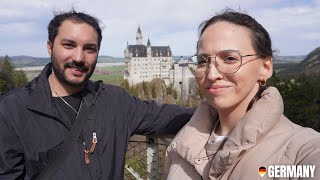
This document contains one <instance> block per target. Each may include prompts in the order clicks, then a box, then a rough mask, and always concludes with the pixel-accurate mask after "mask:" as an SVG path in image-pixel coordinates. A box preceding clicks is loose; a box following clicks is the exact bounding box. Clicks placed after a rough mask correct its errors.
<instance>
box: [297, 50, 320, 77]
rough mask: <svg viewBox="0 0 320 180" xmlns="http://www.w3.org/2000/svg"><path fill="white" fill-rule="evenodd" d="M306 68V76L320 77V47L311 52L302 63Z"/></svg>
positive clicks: (304, 71)
mask: <svg viewBox="0 0 320 180" xmlns="http://www.w3.org/2000/svg"><path fill="white" fill-rule="evenodd" d="M301 65H302V66H303V67H304V70H303V73H304V74H305V75H317V76H319V75H320V47H318V48H316V49H315V50H313V51H311V52H310V53H309V54H308V55H307V57H306V58H305V59H304V60H303V61H302V62H301Z"/></svg>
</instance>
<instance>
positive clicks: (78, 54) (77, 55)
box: [73, 48, 84, 62]
mask: <svg viewBox="0 0 320 180" xmlns="http://www.w3.org/2000/svg"><path fill="white" fill-rule="evenodd" d="M73 60H74V61H76V62H82V61H84V51H83V50H82V48H77V49H76V50H75V52H74V54H73Z"/></svg>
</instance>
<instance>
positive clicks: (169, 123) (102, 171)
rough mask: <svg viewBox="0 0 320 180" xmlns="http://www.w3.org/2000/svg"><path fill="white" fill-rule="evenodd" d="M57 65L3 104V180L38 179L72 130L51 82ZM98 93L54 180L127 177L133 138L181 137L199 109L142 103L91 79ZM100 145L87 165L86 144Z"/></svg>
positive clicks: (0, 153) (0, 154)
mask: <svg viewBox="0 0 320 180" xmlns="http://www.w3.org/2000/svg"><path fill="white" fill-rule="evenodd" d="M50 73H51V64H48V65H47V66H46V67H45V68H44V70H43V71H42V72H41V74H40V75H39V77H37V78H35V79H34V80H32V81H31V82H30V83H29V84H28V85H27V86H26V87H23V88H20V89H17V90H13V91H11V92H9V93H7V94H5V95H3V97H1V98H0V99H1V102H0V179H34V178H35V177H36V176H37V175H38V174H39V173H40V171H41V170H42V169H43V168H44V167H45V166H46V165H47V163H48V162H49V160H50V159H52V158H54V154H56V152H57V150H58V149H59V145H60V143H61V141H62V140H63V137H64V136H65V135H67V134H68V133H69V131H70V128H71V123H70V120H69V119H68V116H67V115H66V114H65V113H64V111H63V110H62V109H61V108H60V107H58V106H56V105H55V103H54V102H53V98H52V95H51V90H50V87H49V83H48V76H49V75H50ZM86 89H88V90H89V91H90V92H91V93H93V94H94V95H95V102H94V105H93V108H92V110H91V112H90V114H89V116H88V120H87V121H86V124H85V126H84V128H83V130H82V133H81V136H80V137H81V138H79V142H78V144H77V146H75V147H74V149H73V151H72V152H71V153H70V155H69V156H68V158H67V159H66V160H65V161H64V163H63V164H62V166H61V167H60V168H59V169H58V171H57V173H56V174H55V176H54V178H53V179H59V180H62V179H68V180H70V179H79V180H80V179H123V174H124V160H125V153H126V149H127V145H128V142H129V139H130V137H131V135H133V134H151V133H176V132H177V131H179V129H180V128H182V126H183V125H184V124H186V122H187V121H188V120H189V119H190V117H191V115H192V113H193V111H194V110H187V109H185V108H182V107H179V106H175V105H162V106H158V105H157V104H156V103H155V102H153V101H142V100H140V99H138V98H135V97H133V96H131V95H130V94H128V93H127V92H126V91H125V90H124V89H122V88H120V87H116V86H111V85H106V84H102V83H101V82H92V81H89V82H88V83H87V85H86ZM93 132H96V134H97V138H98V143H97V146H96V149H95V151H94V152H93V154H89V158H90V164H89V165H86V164H85V161H84V147H83V142H84V141H85V142H86V144H87V146H88V147H90V146H91V144H92V136H93Z"/></svg>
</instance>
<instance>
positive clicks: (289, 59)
mask: <svg viewBox="0 0 320 180" xmlns="http://www.w3.org/2000/svg"><path fill="white" fill-rule="evenodd" d="M191 56H192V55H188V56H173V59H174V60H175V61H179V60H180V57H183V59H188V58H189V57H191ZM305 57H306V56H304V55H301V56H274V57H273V62H274V63H299V62H301V61H302V60H303V59H304V58H305Z"/></svg>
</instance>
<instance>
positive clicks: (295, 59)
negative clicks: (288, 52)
mask: <svg viewBox="0 0 320 180" xmlns="http://www.w3.org/2000/svg"><path fill="white" fill-rule="evenodd" d="M305 57H306V56H304V55H301V56H274V57H273V62H274V63H299V62H301V61H302V60H303V59H304V58H305Z"/></svg>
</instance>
